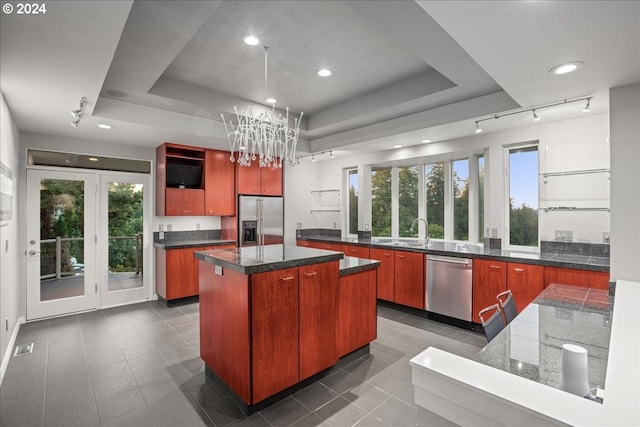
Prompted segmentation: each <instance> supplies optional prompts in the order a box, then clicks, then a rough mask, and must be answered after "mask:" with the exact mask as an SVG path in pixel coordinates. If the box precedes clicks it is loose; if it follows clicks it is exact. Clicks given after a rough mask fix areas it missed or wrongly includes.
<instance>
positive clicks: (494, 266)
mask: <svg viewBox="0 0 640 427" xmlns="http://www.w3.org/2000/svg"><path fill="white" fill-rule="evenodd" d="M489 268H490V269H492V270H500V266H499V265H490V266H489Z"/></svg>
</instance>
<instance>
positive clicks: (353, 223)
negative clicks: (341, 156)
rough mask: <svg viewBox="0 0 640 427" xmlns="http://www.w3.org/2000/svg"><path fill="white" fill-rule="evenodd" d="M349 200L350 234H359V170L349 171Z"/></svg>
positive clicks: (348, 220)
mask: <svg viewBox="0 0 640 427" xmlns="http://www.w3.org/2000/svg"><path fill="white" fill-rule="evenodd" d="M347 180H348V185H349V198H348V200H347V204H348V208H347V215H348V218H347V224H349V234H358V169H349V170H347Z"/></svg>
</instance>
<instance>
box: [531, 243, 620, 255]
mask: <svg viewBox="0 0 640 427" xmlns="http://www.w3.org/2000/svg"><path fill="white" fill-rule="evenodd" d="M540 252H542V253H551V254H561V255H584V256H594V257H603V258H609V245H608V244H606V243H580V242H556V241H546V240H542V241H540Z"/></svg>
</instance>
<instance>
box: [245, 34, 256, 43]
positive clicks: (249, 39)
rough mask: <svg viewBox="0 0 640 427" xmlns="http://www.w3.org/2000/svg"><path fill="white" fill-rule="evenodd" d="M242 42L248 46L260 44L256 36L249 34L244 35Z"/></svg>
mask: <svg viewBox="0 0 640 427" xmlns="http://www.w3.org/2000/svg"><path fill="white" fill-rule="evenodd" d="M244 42H245V43H246V44H248V45H249V46H256V45H258V44H260V39H259V38H257V37H256V36H253V35H251V34H249V35H248V36H245V37H244Z"/></svg>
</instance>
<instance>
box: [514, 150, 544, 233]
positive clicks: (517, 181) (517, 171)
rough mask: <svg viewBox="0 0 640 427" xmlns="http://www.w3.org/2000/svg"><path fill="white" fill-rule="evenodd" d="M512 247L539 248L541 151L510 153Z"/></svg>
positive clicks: (515, 151) (516, 151)
mask: <svg viewBox="0 0 640 427" xmlns="http://www.w3.org/2000/svg"><path fill="white" fill-rule="evenodd" d="M508 153H509V156H508V157H509V159H508V161H509V244H511V245H516V246H538V147H537V146H526V147H518V148H510V149H509V152H508Z"/></svg>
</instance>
